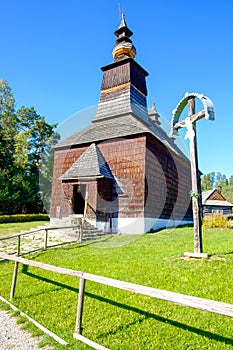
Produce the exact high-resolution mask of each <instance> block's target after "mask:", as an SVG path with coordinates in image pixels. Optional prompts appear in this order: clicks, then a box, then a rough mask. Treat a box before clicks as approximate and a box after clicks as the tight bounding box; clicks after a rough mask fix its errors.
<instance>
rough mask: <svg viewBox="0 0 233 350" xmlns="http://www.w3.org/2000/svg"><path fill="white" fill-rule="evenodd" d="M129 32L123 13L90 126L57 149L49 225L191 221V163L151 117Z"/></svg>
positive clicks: (127, 229) (138, 227)
mask: <svg viewBox="0 0 233 350" xmlns="http://www.w3.org/2000/svg"><path fill="white" fill-rule="evenodd" d="M132 34H133V33H132V32H131V30H130V29H129V28H128V26H127V25H126V22H125V19H124V15H122V20H121V23H120V26H119V27H118V29H117V30H116V31H115V35H116V37H117V40H116V45H115V47H114V49H113V57H114V61H113V62H112V63H110V64H108V65H107V66H105V67H102V68H101V69H102V71H103V80H102V85H101V93H100V100H99V103H98V107H97V112H96V115H95V117H94V119H93V121H92V123H91V124H90V125H89V126H88V127H86V128H85V129H84V130H82V131H79V132H77V133H75V134H74V135H72V136H70V137H68V138H66V139H65V140H63V141H61V142H60V143H58V144H57V145H56V147H55V153H54V175H53V185H52V201H51V211H50V219H51V222H52V223H55V224H56V223H60V224H61V223H62V222H64V221H65V220H66V221H67V220H68V219H69V218H72V216H74V215H81V216H85V220H87V221H89V222H90V223H92V224H93V225H95V226H96V227H98V228H101V229H104V230H105V231H114V232H122V233H144V232H147V231H149V230H150V229H157V228H161V227H165V226H167V225H177V224H179V223H187V222H190V220H192V210H191V205H190V195H189V192H190V190H191V175H190V162H189V160H188V159H187V158H186V157H185V156H184V154H183V153H182V151H181V150H180V149H179V148H178V147H177V145H176V143H175V142H174V139H171V138H169V137H168V135H167V134H166V132H165V131H164V130H163V129H162V127H161V125H160V120H159V117H160V116H159V114H158V113H157V111H156V109H155V106H154V105H153V106H152V109H151V110H150V111H149V113H148V110H147V99H146V96H147V86H146V77H147V76H148V73H147V71H145V70H144V69H143V68H142V67H141V66H140V65H139V64H138V63H137V62H136V61H135V60H134V57H135V54H136V49H135V47H134V45H133V43H132V41H131V39H130V37H131V36H132ZM90 83H91V82H90Z"/></svg>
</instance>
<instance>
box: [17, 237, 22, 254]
mask: <svg viewBox="0 0 233 350" xmlns="http://www.w3.org/2000/svg"><path fill="white" fill-rule="evenodd" d="M20 243H21V236H20V235H18V246H17V256H20Z"/></svg>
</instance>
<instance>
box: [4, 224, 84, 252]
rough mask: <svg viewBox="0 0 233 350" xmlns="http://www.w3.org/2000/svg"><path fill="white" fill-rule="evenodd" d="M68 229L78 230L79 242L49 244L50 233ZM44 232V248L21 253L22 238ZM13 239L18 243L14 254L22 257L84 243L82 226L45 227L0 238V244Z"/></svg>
mask: <svg viewBox="0 0 233 350" xmlns="http://www.w3.org/2000/svg"><path fill="white" fill-rule="evenodd" d="M66 229H77V231H78V234H77V240H75V241H74V240H72V241H67V242H61V243H56V244H50V245H49V244H48V237H49V231H55V230H66ZM41 231H44V239H43V246H42V247H40V248H38V249H33V250H30V251H28V252H24V253H21V241H22V237H25V236H29V235H34V234H36V233H38V232H41ZM12 239H16V240H17V243H16V251H15V252H14V253H13V254H16V255H17V256H22V255H26V254H30V253H35V252H36V251H40V250H41V249H45V250H46V249H47V248H53V247H56V246H60V245H64V244H69V243H74V242H79V243H81V242H82V225H81V224H80V225H72V226H62V227H44V228H40V229H37V230H33V231H28V232H24V233H18V234H15V235H12V236H9V237H3V238H0V242H3V241H9V240H12Z"/></svg>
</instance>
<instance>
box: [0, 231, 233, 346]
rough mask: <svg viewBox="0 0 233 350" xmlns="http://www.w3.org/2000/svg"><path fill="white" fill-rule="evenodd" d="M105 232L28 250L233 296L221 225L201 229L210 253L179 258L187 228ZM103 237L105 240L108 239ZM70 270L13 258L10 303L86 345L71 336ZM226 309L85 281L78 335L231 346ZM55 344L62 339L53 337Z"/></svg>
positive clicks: (177, 287) (73, 294)
mask: <svg viewBox="0 0 233 350" xmlns="http://www.w3.org/2000/svg"><path fill="white" fill-rule="evenodd" d="M111 239H112V238H109V240H106V248H105V249H101V248H98V243H97V242H89V243H85V244H83V245H82V246H80V245H70V246H66V247H62V248H59V249H58V248H57V249H50V250H49V251H44V252H41V253H37V254H34V255H33V256H31V259H33V260H36V261H41V262H44V263H47V264H51V265H56V266H61V267H65V268H70V269H74V270H79V271H85V272H88V273H94V274H97V275H102V276H107V277H111V278H116V279H119V280H124V281H128V282H133V283H138V284H142V285H146V286H149V287H154V288H159V289H165V290H169V291H174V292H178V293H183V294H188V295H193V296H197V297H202V298H207V299H213V300H218V301H222V302H227V303H232V289H233V279H232V278H230V277H231V275H232V263H233V254H232V246H233V236H232V231H231V230H228V229H223V230H222V229H221V230H220V229H205V230H204V232H203V243H204V251H205V252H207V253H209V254H210V258H209V259H203V260H202V259H200V260H192V259H189V260H185V259H183V257H182V256H183V252H185V251H192V249H193V228H187V227H186V228H179V229H169V230H164V231H161V232H159V233H156V234H146V235H142V236H138V239H136V240H134V241H133V242H132V241H131V243H130V244H125V245H124V244H123V245H121V244H120V243H121V242H125V236H124V235H122V236H114V237H113V239H114V240H115V241H116V240H118V241H119V245H118V247H117V248H112V247H111ZM108 243H109V245H108ZM13 269H14V264H13V263H4V264H1V270H0V279H1V284H0V294H1V295H2V296H3V297H5V298H9V293H10V288H11V279H12V273H13ZM78 285H79V282H78V280H77V279H76V278H74V277H70V276H65V275H59V274H54V273H52V272H50V271H45V270H41V269H37V268H33V267H29V268H28V270H27V271H24V272H23V271H22V268H21V267H20V266H19V275H18V279H17V286H16V294H15V298H14V300H13V303H14V304H15V305H16V306H17V307H19V309H20V310H22V311H24V312H25V313H27V314H29V315H30V316H31V317H33V318H35V319H36V320H37V321H38V322H40V323H42V324H43V325H44V326H45V327H47V328H48V329H49V330H51V331H53V332H54V333H56V334H57V335H58V336H60V337H61V338H63V339H64V340H66V341H68V343H69V346H68V348H69V349H70V350H78V349H81V350H82V349H83V350H84V349H89V347H88V346H86V345H84V344H82V343H80V342H78V341H76V340H74V339H73V332H74V329H75V318H76V312H77V299H78ZM232 334H233V324H232V319H231V318H230V317H224V316H221V315H216V314H214V313H209V312H204V311H201V310H196V309H192V308H189V307H182V306H179V305H174V304H172V303H169V302H167V301H162V300H156V299H152V298H148V297H144V296H140V295H136V294H133V293H130V292H127V291H120V290H117V289H116V288H112V287H108V286H103V285H100V284H97V283H94V282H90V281H87V283H86V289H85V301H84V314H83V335H84V336H85V337H88V338H90V339H92V340H94V341H96V342H97V343H100V344H101V345H104V346H105V347H107V348H110V349H112V350H114V349H127V350H133V349H138V350H144V349H146V350H151V349H173V350H180V349H211V350H219V349H221V350H227V349H229V350H230V349H232V346H233V339H232ZM48 343H49V341H48ZM55 348H56V349H57V350H61V349H65V347H63V346H61V345H59V344H56V347H55Z"/></svg>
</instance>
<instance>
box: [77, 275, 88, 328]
mask: <svg viewBox="0 0 233 350" xmlns="http://www.w3.org/2000/svg"><path fill="white" fill-rule="evenodd" d="M85 281H86V280H85V279H84V278H82V277H81V278H80V282H79V293H78V309H77V318H76V326H75V332H77V333H78V334H82V317H83V304H84V292H85Z"/></svg>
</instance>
